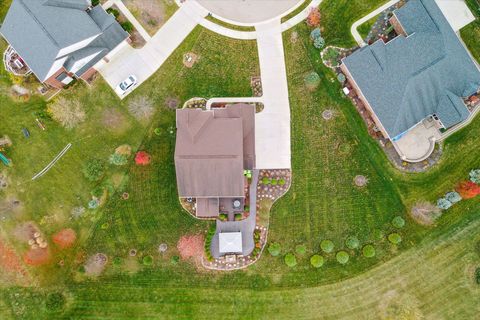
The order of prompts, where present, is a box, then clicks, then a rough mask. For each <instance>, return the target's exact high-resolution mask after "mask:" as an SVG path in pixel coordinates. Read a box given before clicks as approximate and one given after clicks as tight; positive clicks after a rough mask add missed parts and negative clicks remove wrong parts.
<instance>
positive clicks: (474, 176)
mask: <svg viewBox="0 0 480 320" xmlns="http://www.w3.org/2000/svg"><path fill="white" fill-rule="evenodd" d="M470 181H472V182H473V183H476V184H480V169H475V170H472V171H470Z"/></svg>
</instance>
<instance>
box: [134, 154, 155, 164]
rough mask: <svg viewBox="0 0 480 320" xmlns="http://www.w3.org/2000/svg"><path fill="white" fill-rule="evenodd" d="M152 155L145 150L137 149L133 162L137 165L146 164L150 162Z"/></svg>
mask: <svg viewBox="0 0 480 320" xmlns="http://www.w3.org/2000/svg"><path fill="white" fill-rule="evenodd" d="M151 160H152V157H151V156H150V155H149V154H148V153H147V152H146V151H139V152H137V154H136V155H135V163H136V164H137V165H138V166H146V165H148V164H150V161H151Z"/></svg>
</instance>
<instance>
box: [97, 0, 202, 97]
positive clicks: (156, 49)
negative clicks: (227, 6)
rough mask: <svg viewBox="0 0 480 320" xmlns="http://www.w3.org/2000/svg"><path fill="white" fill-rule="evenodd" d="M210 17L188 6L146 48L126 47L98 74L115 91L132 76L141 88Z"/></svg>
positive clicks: (182, 8) (195, 7) (102, 65)
mask: <svg viewBox="0 0 480 320" xmlns="http://www.w3.org/2000/svg"><path fill="white" fill-rule="evenodd" d="M207 14H208V12H207V11H206V10H204V11H203V12H201V11H200V12H199V6H196V5H195V4H194V3H190V2H187V3H185V4H184V5H182V6H181V7H180V8H179V9H178V10H177V12H175V14H174V15H173V16H172V17H171V18H170V19H168V21H167V22H166V23H165V24H164V25H163V26H162V28H161V29H160V30H159V31H158V32H157V33H156V34H155V35H154V36H153V37H152V38H151V39H150V40H149V41H147V43H146V44H145V46H144V47H143V48H141V49H134V48H132V47H131V46H124V47H123V48H122V49H121V50H120V51H119V52H117V53H116V54H115V55H114V56H113V58H112V60H110V61H109V62H103V63H102V64H100V65H99V66H97V69H98V71H99V72H100V74H101V75H102V76H103V78H104V79H105V80H106V81H107V82H108V84H109V85H110V86H111V87H112V88H113V89H115V88H116V87H117V86H118V84H119V83H120V82H122V81H123V80H125V79H126V78H127V77H128V76H129V75H135V76H136V77H137V79H138V84H137V86H138V85H140V84H141V83H142V82H144V81H145V80H147V79H148V78H149V77H150V76H152V75H153V74H154V73H155V72H156V71H157V70H158V68H160V66H161V65H162V64H163V63H164V62H165V60H167V58H168V57H169V56H170V55H171V54H172V52H173V51H174V50H175V49H176V48H177V47H178V46H179V45H180V44H181V43H182V42H183V40H185V38H186V37H187V36H188V35H189V34H190V32H192V30H193V29H194V28H195V26H197V24H199V23H200V21H201V20H203V18H204V17H205V16H206V15H207ZM117 94H118V92H117ZM125 96H126V95H123V96H120V98H124V97H125Z"/></svg>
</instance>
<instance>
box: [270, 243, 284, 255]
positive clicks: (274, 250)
mask: <svg viewBox="0 0 480 320" xmlns="http://www.w3.org/2000/svg"><path fill="white" fill-rule="evenodd" d="M281 251H282V246H281V245H280V243H278V242H273V243H271V244H270V245H269V246H268V252H269V253H270V254H271V255H272V257H277V256H279V255H280V253H281Z"/></svg>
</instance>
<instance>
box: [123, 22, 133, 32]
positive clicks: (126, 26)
mask: <svg viewBox="0 0 480 320" xmlns="http://www.w3.org/2000/svg"><path fill="white" fill-rule="evenodd" d="M120 26H122V28H123V30H125V31H127V32H128V33H131V32H132V31H133V24H132V23H131V22H130V21H124V22H122V23H120Z"/></svg>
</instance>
